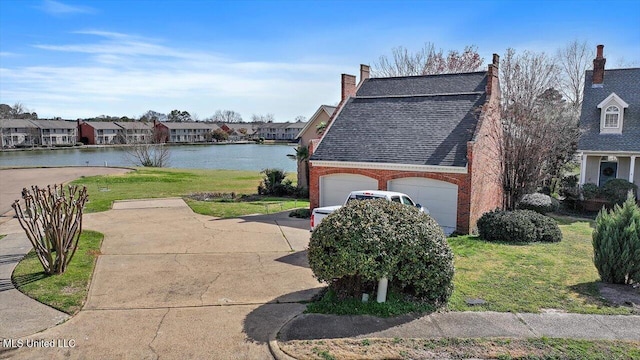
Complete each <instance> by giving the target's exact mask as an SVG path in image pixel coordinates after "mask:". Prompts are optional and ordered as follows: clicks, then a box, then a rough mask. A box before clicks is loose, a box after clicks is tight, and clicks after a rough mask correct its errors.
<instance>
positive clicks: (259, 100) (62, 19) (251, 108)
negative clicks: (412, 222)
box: [0, 0, 640, 121]
mask: <svg viewBox="0 0 640 360" xmlns="http://www.w3.org/2000/svg"><path fill="white" fill-rule="evenodd" d="M639 14H640V1H631V0H628V1H550V0H539V1H531V2H530V1H393V2H392V1H205V0H201V1H166V0H165V1H160V0H156V1H152V0H137V1H136V0H129V1H124V0H110V1H99V0H97V1H72V0H60V1H57V0H56V1H54V0H37V1H28V0H2V1H0V102H1V103H7V104H10V105H12V104H14V103H16V102H21V103H22V104H23V105H25V106H26V107H27V108H28V109H31V110H32V111H36V112H37V113H38V115H39V116H40V117H56V116H60V117H63V118H67V119H76V118H84V117H93V116H99V115H112V116H130V117H136V116H139V115H141V114H142V113H144V112H146V111H147V110H150V109H151V110H155V111H159V112H163V113H168V112H170V111H171V110H172V109H179V110H186V111H189V112H190V113H192V114H197V116H198V117H199V118H200V119H204V118H206V117H209V116H211V115H212V114H213V113H214V112H215V111H216V110H218V109H230V110H235V111H237V112H239V113H240V114H241V115H242V116H243V118H244V119H245V120H249V119H250V117H251V115H252V114H266V113H273V114H274V115H275V118H276V121H287V120H293V119H294V118H295V117H296V116H297V115H304V116H306V117H310V116H311V115H313V113H314V112H315V110H316V109H317V108H318V106H319V105H320V104H330V105H331V104H336V103H337V102H338V100H339V96H340V74H341V73H351V74H357V73H358V71H359V64H361V63H364V64H373V63H374V62H375V61H376V60H377V59H378V57H379V56H380V55H383V54H389V53H390V51H391V49H392V48H393V47H395V46H399V45H402V46H405V47H407V48H409V49H418V48H420V47H421V46H422V45H423V44H424V43H425V42H432V43H434V44H435V45H436V47H438V48H442V49H444V50H445V51H446V50H449V49H458V50H462V49H463V48H464V46H465V45H476V46H477V47H478V51H479V52H480V54H481V55H482V56H483V57H484V58H485V64H486V63H487V61H488V60H489V59H490V57H491V54H492V53H498V54H503V53H504V52H505V50H506V49H507V48H509V47H512V48H515V49H516V50H517V51H519V52H520V51H524V50H530V51H545V52H547V53H548V54H551V55H553V54H555V52H556V50H557V49H558V48H559V47H561V46H563V45H565V44H566V43H568V42H569V41H572V40H574V39H577V40H579V41H587V42H588V43H589V44H590V45H591V46H592V47H593V52H594V55H595V45H596V44H604V45H605V49H604V52H605V57H606V58H607V68H614V67H620V66H623V67H630V66H633V67H640V23H639V20H638V19H639Z"/></svg>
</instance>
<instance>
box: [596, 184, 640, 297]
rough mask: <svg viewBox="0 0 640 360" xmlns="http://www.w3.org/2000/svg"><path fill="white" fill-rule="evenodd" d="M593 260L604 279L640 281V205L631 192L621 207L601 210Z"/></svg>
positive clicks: (609, 280)
mask: <svg viewBox="0 0 640 360" xmlns="http://www.w3.org/2000/svg"><path fill="white" fill-rule="evenodd" d="M593 263H594V264H595V266H596V268H597V269H598V274H600V279H602V281H603V282H607V283H613V284H630V283H632V282H636V283H637V282H640V208H639V207H638V205H637V204H636V199H635V196H634V195H633V194H632V193H631V192H629V194H628V195H627V200H626V201H625V202H624V203H623V205H622V206H620V205H615V207H614V208H613V210H606V209H603V210H601V211H600V213H598V217H597V218H596V228H595V230H594V231H593Z"/></svg>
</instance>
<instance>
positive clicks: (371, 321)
mask: <svg viewBox="0 0 640 360" xmlns="http://www.w3.org/2000/svg"><path fill="white" fill-rule="evenodd" d="M543 336H544V337H550V338H570V339H590V340H595V339H603V340H636V341H637V340H638V339H640V316H633V315H583V314H565V313H547V314H529V313H526V314H519V313H515V314H514V313H498V312H450V313H435V314H431V315H425V316H421V317H415V316H410V315H405V316H400V317H394V318H386V319H381V318H376V317H373V316H336V315H322V314H302V315H299V316H297V317H296V318H294V319H293V320H292V321H290V322H289V323H287V324H286V325H285V326H284V327H283V328H282V329H281V330H280V332H279V335H278V340H280V341H288V340H311V339H335V338H425V339H432V338H489V337H508V338H537V337H543Z"/></svg>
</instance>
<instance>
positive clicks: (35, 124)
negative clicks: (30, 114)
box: [0, 119, 78, 148]
mask: <svg viewBox="0 0 640 360" xmlns="http://www.w3.org/2000/svg"><path fill="white" fill-rule="evenodd" d="M77 141H78V126H77V124H76V122H75V121H63V120H26V119H0V145H1V146H2V148H15V147H31V146H41V145H42V146H69V145H74V144H75V143H76V142H77Z"/></svg>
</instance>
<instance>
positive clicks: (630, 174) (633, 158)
mask: <svg viewBox="0 0 640 360" xmlns="http://www.w3.org/2000/svg"><path fill="white" fill-rule="evenodd" d="M635 167H636V156H635V155H631V164H630V165H629V182H630V183H633V175H634V174H633V173H634V172H635Z"/></svg>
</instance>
